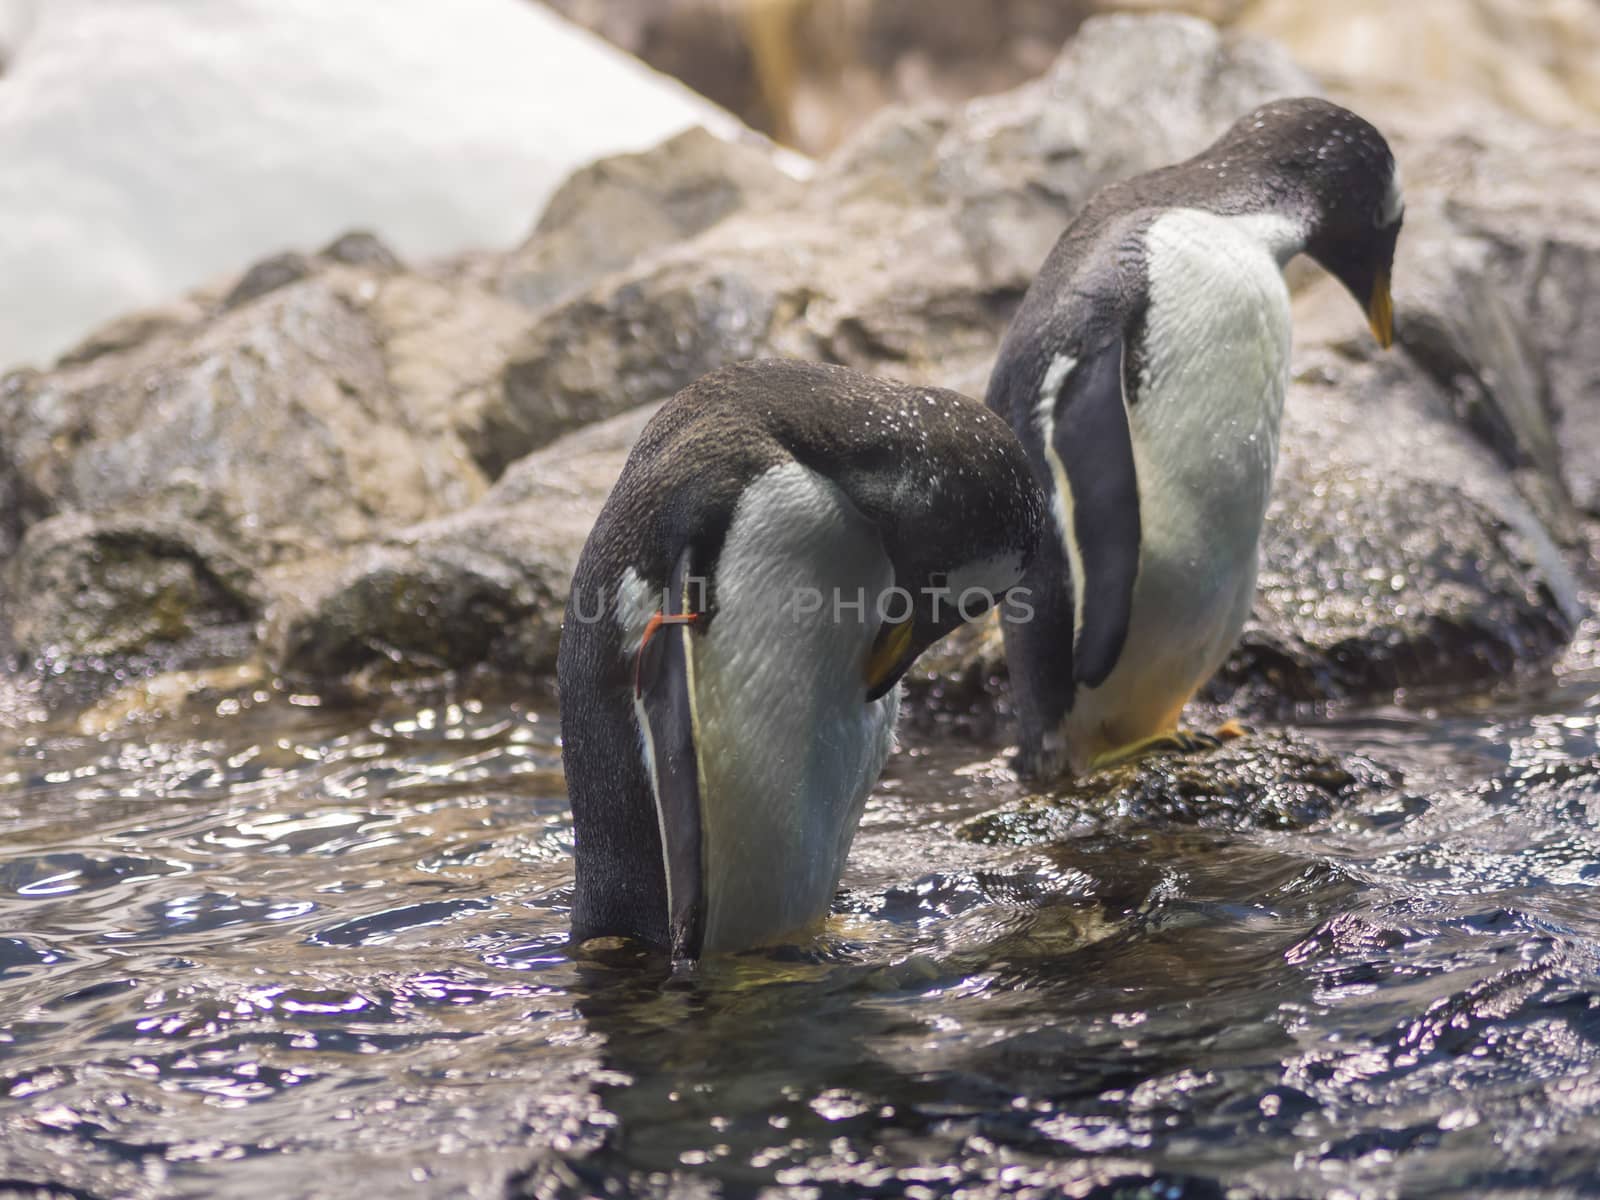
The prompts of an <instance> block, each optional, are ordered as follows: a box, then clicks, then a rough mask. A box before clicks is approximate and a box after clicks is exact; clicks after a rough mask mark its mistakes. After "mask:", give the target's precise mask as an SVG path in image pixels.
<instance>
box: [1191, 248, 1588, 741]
mask: <svg viewBox="0 0 1600 1200" xmlns="http://www.w3.org/2000/svg"><path fill="white" fill-rule="evenodd" d="M1408 253H1411V252H1408ZM1403 266H1404V263H1402V267H1403ZM1475 286H1476V287H1478V288H1482V287H1483V286H1484V285H1483V283H1482V282H1481V281H1479V282H1478V283H1477V284H1476V285H1475ZM1471 295H1472V293H1471V291H1470V290H1466V291H1461V292H1458V293H1457V294H1456V300H1455V304H1454V306H1453V309H1454V311H1460V310H1461V309H1463V308H1470V307H1471V305H1472V300H1471ZM1419 300H1420V298H1419ZM1413 303H1416V304H1417V306H1416V307H1408V308H1407V309H1406V310H1405V312H1406V315H1405V317H1404V320H1403V321H1402V325H1401V341H1400V345H1399V347H1398V348H1397V350H1396V351H1395V352H1391V353H1389V354H1380V353H1378V352H1376V351H1375V349H1373V348H1371V347H1370V344H1369V343H1368V342H1367V340H1366V338H1365V335H1364V333H1361V332H1356V333H1352V335H1351V337H1349V338H1345V337H1341V336H1339V335H1337V334H1336V333H1335V332H1334V329H1335V325H1336V321H1343V320H1345V319H1349V320H1351V321H1352V322H1353V324H1355V325H1356V326H1359V325H1360V315H1359V312H1358V311H1357V310H1356V307H1355V306H1354V305H1353V304H1351V303H1350V302H1349V300H1348V297H1346V296H1344V295H1343V294H1342V293H1341V292H1340V290H1339V289H1338V288H1337V287H1336V286H1334V285H1333V284H1332V283H1331V282H1327V281H1325V282H1324V283H1323V284H1322V285H1321V286H1320V287H1319V288H1317V289H1314V290H1313V292H1312V293H1311V294H1309V295H1308V296H1306V297H1304V298H1303V300H1302V303H1301V304H1300V306H1299V308H1300V312H1299V314H1298V315H1299V316H1300V317H1301V318H1302V322H1301V323H1302V324H1303V325H1304V326H1305V331H1306V332H1308V333H1309V334H1311V335H1312V337H1313V339H1320V340H1314V341H1313V343H1312V344H1311V345H1309V346H1302V347H1300V348H1299V349H1298V350H1297V354H1296V362H1297V377H1296V379H1295V380H1294V383H1293V385H1292V386H1291V389H1290V395H1289V400H1288V404H1287V407H1286V411H1285V415H1284V425H1283V435H1282V447H1281V451H1280V461H1279V470H1278V478H1277V482H1276V484H1275V485H1274V491H1273V502H1272V506H1271V508H1270V509H1269V511H1268V514H1267V527H1266V531H1265V533H1264V534H1263V537H1262V543H1261V568H1260V575H1259V577H1258V583H1257V599H1256V605H1255V610H1254V614H1253V616H1252V619H1251V622H1250V624H1249V625H1248V626H1247V628H1246V630H1245V634H1244V637H1243V639H1242V641H1241V644H1240V646H1239V648H1238V649H1237V650H1236V651H1235V653H1234V654H1233V656H1232V657H1231V658H1230V659H1229V661H1228V663H1227V664H1226V665H1225V666H1224V667H1223V669H1222V671H1221V673H1220V674H1219V675H1218V677H1217V678H1216V679H1215V680H1214V681H1213V682H1212V684H1211V685H1210V686H1209V687H1208V688H1207V689H1206V690H1205V695H1206V696H1207V697H1208V698H1210V699H1213V700H1226V701H1227V702H1228V703H1229V704H1230V705H1231V706H1232V708H1233V710H1234V711H1240V712H1246V713H1250V712H1278V711H1282V710H1283V708H1284V707H1285V706H1290V705H1294V704H1297V703H1305V702H1311V701H1323V700H1330V699H1334V700H1336V699H1351V698H1364V697H1365V698H1369V697H1374V696H1385V695H1388V694H1390V693H1392V692H1394V691H1395V690H1396V689H1407V688H1414V689H1424V690H1426V689H1441V690H1442V689H1452V690H1454V689H1460V688H1462V687H1470V686H1476V685H1483V684H1486V683H1490V682H1493V681H1496V680H1500V679H1505V678H1508V677H1511V676H1513V675H1515V674H1517V673H1519V672H1526V671H1531V670H1533V669H1535V668H1537V667H1539V666H1541V665H1544V664H1546V663H1548V662H1549V661H1550V660H1551V659H1552V658H1554V656H1555V655H1557V654H1558V653H1559V652H1560V650H1561V649H1562V647H1563V646H1564V645H1565V644H1566V642H1567V640H1568V639H1569V638H1570V637H1571V636H1572V633H1573V631H1574V629H1575V628H1576V626H1577V623H1578V621H1579V620H1580V618H1581V617H1582V615H1583V612H1584V605H1583V600H1582V592H1581V584H1580V580H1579V578H1578V575H1577V573H1576V571H1575V570H1574V568H1573V565H1572V564H1571V563H1570V562H1569V560H1568V558H1567V557H1566V556H1565V555H1564V554H1563V552H1562V549H1561V547H1560V545H1559V544H1558V541H1557V538H1556V537H1554V536H1553V535H1552V532H1551V526H1550V521H1549V518H1548V517H1547V516H1546V515H1545V514H1544V513H1542V512H1541V511H1540V508H1539V507H1538V506H1537V505H1536V504H1534V503H1530V499H1529V491H1530V488H1529V487H1528V486H1525V485H1524V484H1525V481H1524V479H1523V477H1522V475H1520V474H1519V473H1518V472H1516V471H1511V470H1508V463H1507V461H1506V459H1507V455H1508V453H1516V454H1519V455H1520V453H1521V452H1520V451H1517V450H1516V449H1515V446H1513V447H1512V448H1511V449H1509V450H1508V448H1507V445H1506V444H1505V443H1503V442H1496V441H1495V440H1494V439H1490V438H1485V437H1483V436H1481V435H1480V434H1479V433H1477V432H1475V431H1474V429H1473V427H1472V426H1471V424H1470V423H1468V422H1465V421H1464V420H1463V418H1462V410H1461V407H1460V398H1459V391H1458V381H1457V380H1456V379H1455V378H1454V377H1453V375H1452V374H1451V373H1450V372H1440V371H1439V370H1438V363H1437V360H1436V358H1435V356H1434V347H1433V346H1432V345H1431V344H1426V343H1425V342H1424V341H1423V340H1422V339H1419V338H1417V337H1416V336H1415V331H1416V330H1417V328H1418V327H1419V325H1423V324H1425V323H1427V322H1429V321H1433V322H1435V323H1436V324H1439V325H1440V326H1442V325H1443V323H1444V322H1446V321H1448V320H1450V319H1452V318H1450V317H1448V316H1440V317H1434V316H1432V315H1431V314H1430V312H1429V310H1428V309H1427V308H1424V307H1422V306H1421V304H1420V303H1419V302H1413ZM1334 311H1337V312H1339V313H1340V314H1341V315H1340V316H1339V317H1337V318H1334V317H1333V315H1332V313H1333V312H1334ZM1502 349H1503V347H1502V346H1500V345H1497V343H1495V342H1493V341H1490V340H1489V339H1487V338H1485V339H1484V340H1483V341H1481V342H1477V343H1474V344H1473V345H1472V346H1471V347H1466V346H1463V347H1462V350H1463V352H1464V353H1468V354H1471V356H1472V359H1475V361H1476V363H1477V364H1483V363H1485V362H1487V361H1490V357H1489V356H1490V355H1493V354H1495V353H1497V352H1499V351H1500V350H1502ZM1475 370H1477V378H1479V379H1490V380H1493V382H1494V387H1495V390H1496V392H1497V393H1498V394H1500V395H1508V394H1509V390H1510V388H1511V387H1512V386H1514V385H1515V383H1516V382H1517V381H1516V379H1514V378H1497V377H1496V376H1495V375H1494V374H1493V373H1492V372H1489V371H1485V370H1482V369H1479V368H1475ZM1535 416H1536V413H1532V412H1530V413H1529V414H1528V420H1527V424H1526V429H1525V432H1526V435H1527V436H1528V437H1530V438H1535V439H1540V438H1541V435H1540V434H1539V430H1540V428H1541V426H1540V425H1539V423H1538V421H1537V420H1536V419H1534V418H1535ZM1541 440H1547V435H1546V436H1545V437H1544V438H1543V439H1541ZM1523 469H1525V471H1526V474H1527V476H1528V478H1530V479H1531V480H1533V481H1535V482H1538V481H1543V482H1545V483H1547V484H1549V483H1552V482H1556V481H1553V480H1552V479H1551V477H1550V476H1549V475H1547V474H1541V473H1540V470H1539V467H1538V462H1537V459H1532V458H1530V459H1527V460H1525V461H1524V462H1523ZM1557 486H1558V483H1557ZM1531 490H1532V491H1534V492H1535V493H1536V494H1538V493H1539V492H1541V491H1542V490H1543V489H1540V488H1532V489H1531Z"/></svg>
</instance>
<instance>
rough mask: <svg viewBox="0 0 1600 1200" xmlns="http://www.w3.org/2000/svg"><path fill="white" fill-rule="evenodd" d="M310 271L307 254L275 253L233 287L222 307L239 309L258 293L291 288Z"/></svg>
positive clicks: (225, 297) (257, 264) (224, 299)
mask: <svg viewBox="0 0 1600 1200" xmlns="http://www.w3.org/2000/svg"><path fill="white" fill-rule="evenodd" d="M309 274H311V263H310V261H309V260H307V258H306V256H305V255H303V254H297V253H295V252H294V251H293V250H289V251H286V252H285V253H283V254H274V255H273V256H272V257H271V258H264V259H262V260H261V261H260V262H258V263H256V265H255V266H253V267H251V268H250V269H249V270H248V271H246V272H245V273H244V275H243V277H241V278H240V280H239V282H238V283H236V284H234V285H233V289H232V290H231V291H230V292H229V293H228V294H227V295H226V296H224V297H223V298H222V307H223V308H225V309H226V308H238V307H239V306H240V305H241V304H248V303H250V301H252V300H254V299H255V298H256V297H257V296H265V295H266V294H267V293H268V292H275V291H277V290H278V289H279V288H281V287H287V286H289V284H291V283H294V282H295V281H296V280H300V279H304V278H305V277H306V276H307V275H309Z"/></svg>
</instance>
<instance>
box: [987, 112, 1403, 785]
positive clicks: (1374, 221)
mask: <svg viewBox="0 0 1600 1200" xmlns="http://www.w3.org/2000/svg"><path fill="white" fill-rule="evenodd" d="M1403 214H1404V203H1403V200H1402V195H1401V190H1400V184H1399V177H1398V172H1397V169H1396V165H1395V160H1394V156H1393V154H1392V153H1391V151H1390V149H1389V146H1388V144H1387V142H1385V140H1384V138H1383V136H1382V135H1381V134H1380V133H1379V132H1378V131H1377V130H1376V129H1374V128H1373V127H1372V126H1371V125H1370V124H1368V123H1367V122H1366V121H1364V120H1363V119H1361V118H1360V117H1358V116H1356V115H1355V114H1354V113H1352V112H1349V111H1348V110H1346V109H1343V108H1340V107H1339V106H1337V105H1334V104H1330V103H1328V102H1326V101H1323V100H1317V99H1297V100H1282V101H1276V102H1274V103H1271V104H1267V105H1264V106H1262V107H1261V108H1258V109H1256V110H1255V111H1254V112H1252V113H1249V114H1248V115H1246V116H1245V117H1243V118H1242V119H1241V120H1239V121H1238V122H1237V123H1236V124H1234V126H1233V127H1232V128H1231V129H1229V130H1228V131H1227V132H1226V133H1225V134H1223V136H1222V137H1221V138H1220V139H1218V140H1217V141H1216V142H1215V143H1214V144H1213V145H1212V146H1210V147H1209V148H1208V149H1206V150H1205V151H1203V152H1202V153H1201V154H1199V155H1197V156H1196V157H1194V158H1192V159H1189V160H1188V161H1186V162H1182V163H1178V164H1176V165H1174V166H1170V167H1164V168H1162V169H1160V170H1156V171H1151V172H1148V173H1147V174H1144V175H1140V176H1136V177H1135V178H1132V179H1129V180H1126V181H1124V182H1121V183H1116V184H1113V185H1111V186H1109V187H1106V188H1104V189H1102V190H1101V191H1100V192H1098V193H1097V194H1096V195H1095V196H1094V197H1093V198H1092V199H1091V200H1090V201H1089V203H1088V204H1087V205H1086V206H1085V208H1084V209H1083V211H1082V212H1081V213H1080V214H1079V215H1078V217H1077V218H1076V219H1075V220H1074V221H1073V223H1072V225H1071V226H1070V227H1069V228H1068V229H1067V231H1066V232H1065V233H1064V234H1063V235H1062V237H1061V239H1060V241H1059V242H1057V244H1056V246H1055V249H1054V250H1053V251H1052V252H1051V254H1050V256H1049V258H1048V259H1047V260H1046V262H1045V264H1044V266H1043V268H1042V269H1041V270H1040V273H1039V275H1038V277H1037V278H1036V279H1035V280H1034V282H1033V285H1032V286H1031V287H1030V289H1029V291H1028V294H1027V296H1026V297H1025V298H1024V300H1023V303H1022V305H1021V307H1020V309H1019V310H1018V312H1017V314H1016V317H1015V318H1014V319H1013V321H1012V324H1011V327H1010V329H1009V330H1008V332H1007V334H1006V337H1005V340H1004V343H1003V344H1002V346H1001V350H1000V355H999V359H998V361H997V363H996V366H995V369H994V373H993V375H992V377H991V379H990V385H989V392H988V403H989V405H990V407H991V408H994V409H995V410H996V411H997V412H999V413H1001V414H1002V415H1003V416H1005V417H1006V419H1007V420H1008V421H1009V422H1010V424H1011V426H1012V428H1013V429H1014V430H1015V431H1016V433H1017V435H1018V437H1019V438H1020V439H1021V440H1022V441H1023V443H1024V444H1025V445H1026V446H1027V448H1028V455H1029V460H1030V465H1031V466H1032V469H1033V472H1034V475H1035V478H1037V479H1038V481H1039V482H1040V484H1041V486H1043V487H1044V488H1045V491H1046V495H1047V497H1048V498H1049V500H1050V501H1051V508H1052V513H1053V521H1052V523H1051V524H1052V527H1051V529H1050V530H1049V532H1048V533H1047V535H1046V536H1045V538H1044V539H1043V541H1042V543H1041V546H1040V551H1039V554H1038V556H1037V557H1036V558H1035V560H1034V563H1033V566H1032V567H1031V568H1030V570H1029V573H1028V577H1027V579H1026V580H1025V581H1024V583H1025V585H1026V586H1027V587H1028V588H1029V603H1030V605H1031V606H1032V607H1033V608H1034V610H1035V612H1034V616H1033V619H1032V620H1031V621H1029V622H1025V623H1023V622H1014V621H1008V622H1005V624H1004V629H1005V636H1006V657H1007V660H1008V662H1009V664H1010V669H1011V677H1012V681H1013V690H1014V693H1015V696H1016V702H1017V707H1018V715H1019V719H1020V723H1021V744H1022V746H1021V749H1022V752H1021V755H1020V757H1019V766H1020V767H1021V769H1022V770H1023V771H1024V772H1025V773H1028V774H1033V775H1036V776H1049V775H1052V774H1057V773H1060V772H1063V771H1071V772H1082V771H1085V770H1087V769H1089V768H1091V767H1093V766H1095V765H1097V764H1100V763H1104V762H1106V761H1110V760H1113V759H1115V758H1117V757H1120V756H1121V755H1122V754H1124V753H1126V752H1128V751H1129V750H1130V749H1132V748H1137V747H1139V746H1141V745H1142V744H1145V743H1147V742H1151V741H1155V740H1159V739H1162V738H1164V737H1168V736H1171V735H1176V733H1177V728H1178V719H1179V714H1180V713H1181V711H1182V709H1183V707H1184V705H1185V704H1186V703H1187V702H1188V700H1189V698H1190V697H1191V696H1192V695H1193V694H1194V692H1195V691H1196V690H1197V689H1198V688H1199V687H1200V686H1201V685H1202V684H1203V683H1204V682H1205V681H1206V680H1207V679H1208V678H1209V677H1210V676H1211V674H1212V673H1213V672H1214V671H1215V670H1216V669H1217V667H1218V666H1219V665H1221V662H1222V660H1223V658H1224V657H1225V656H1226V654H1227V653H1228V651H1229V649H1230V648H1231V647H1232V645H1233V644H1234V642H1235V641H1236V639H1237V638H1238V635H1239V632H1240V630H1241V628H1242V627H1243V624H1244V621H1245V619H1246V617H1247V616H1248V614H1249V611H1250V606H1251V601H1252V598H1253V593H1254V589H1255V576H1256V547H1257V541H1258V539H1259V537H1260V532H1261V525H1262V518H1263V516H1264V514H1265V511H1266V507H1267V500H1268V495H1269V492H1270V490H1271V485H1272V475H1273V470H1274V467H1275V464H1276V460H1277V440H1278V425H1279V418H1280V416H1281V413H1282V410H1283V399H1284V392H1285V389H1286V386H1287V381H1288V367H1289V341H1290V336H1289V335H1290V328H1289V326H1290V321H1289V297H1288V291H1287V288H1286V286H1285V284H1284V281H1283V276H1282V268H1283V267H1284V265H1286V264H1287V263H1288V261H1289V260H1290V259H1291V258H1293V257H1294V256H1295V255H1296V254H1299V253H1301V252H1305V253H1307V254H1309V255H1310V256H1311V257H1312V258H1313V259H1315V260H1316V261H1317V262H1319V263H1321V264H1322V265H1323V266H1324V267H1326V268H1327V269H1328V270H1329V271H1330V272H1332V273H1333V274H1334V275H1335V276H1336V277H1337V278H1338V279H1340V280H1341V281H1342V282H1343V283H1344V285H1345V286H1346V287H1347V288H1348V289H1349V291H1350V292H1351V293H1352V294H1353V295H1354V296H1355V297H1356V299H1357V300H1358V301H1359V302H1360V303H1361V304H1362V305H1363V307H1364V308H1365V309H1366V310H1367V313H1368V317H1369V320H1370V322H1371V325H1372V328H1373V331H1374V333H1375V334H1376V336H1377V337H1378V340H1379V341H1380V342H1381V343H1382V344H1383V345H1384V346H1388V345H1389V343H1390V341H1391V340H1392V310H1391V306H1390V298H1389V272H1390V267H1391V264H1392V260H1393V256H1394V248H1395V242H1396V239H1397V238H1398V236H1399V232H1400V224H1401V219H1402V217H1403Z"/></svg>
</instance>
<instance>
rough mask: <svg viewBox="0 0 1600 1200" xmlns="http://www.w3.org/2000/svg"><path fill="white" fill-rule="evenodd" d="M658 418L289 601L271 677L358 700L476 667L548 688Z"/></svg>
mask: <svg viewBox="0 0 1600 1200" xmlns="http://www.w3.org/2000/svg"><path fill="white" fill-rule="evenodd" d="M657 407H659V406H657V405H648V406H645V407H644V408H641V409H637V410H635V411H633V412H629V413H624V414H623V415H621V416H620V417H616V418H614V419H612V420H610V421H606V422H602V423H601V424H598V425H594V426H591V427H590V428H588V429H584V430H581V431H580V432H578V433H575V434H572V435H570V436H568V437H565V438H562V439H560V440H558V441H556V442H554V443H552V444H551V445H549V446H547V447H546V448H545V449H543V450H541V451H539V452H538V453H535V454H531V455H529V456H527V457H526V458H524V459H522V460H521V461H520V462H518V463H517V464H516V465H515V466H514V467H513V468H512V469H511V470H510V471H508V472H507V473H506V474H505V476H504V477H503V478H502V479H501V480H500V481H499V483H498V484H497V485H496V486H495V487H494V488H493V489H492V490H491V491H490V492H489V494H488V495H486V496H485V497H484V498H483V499H482V500H481V501H480V502H479V503H477V504H474V505H472V506H470V507H468V508H466V509H464V510H462V511H461V512H459V513H455V514H453V515H451V516H449V517H445V518H443V519H441V520H437V521H431V522H427V523H424V524H421V525H417V526H413V527H412V528H410V529H407V530H404V531H400V532H398V533H396V534H394V535H393V536H391V537H389V538H387V539H385V541H384V543H383V544H382V545H380V546H377V547H375V548H373V549H371V550H369V551H366V552H363V553H361V554H359V555H356V556H355V557H354V558H352V559H349V560H347V561H346V562H344V563H343V564H342V565H341V566H339V567H337V568H336V569H333V570H330V571H326V572H323V571H320V570H314V571H312V572H310V573H309V578H307V579H305V580H302V581H300V582H299V583H298V584H297V585H296V586H287V585H285V586H282V587H280V595H281V597H282V598H281V599H280V602H279V605H278V607H277V608H276V609H275V610H274V611H273V613H272V614H271V616H270V618H269V621H268V629H269V632H268V638H267V640H268V651H269V656H270V659H271V661H272V662H273V664H274V666H275V667H276V668H277V669H278V670H280V671H281V672H283V673H284V674H285V675H287V676H289V677H292V678H306V679H310V680H312V681H326V680H343V681H346V682H353V683H355V684H357V685H360V686H373V685H378V684H383V683H386V682H389V681H393V680H396V679H405V678H410V677H415V676H419V675H430V674H435V673H439V672H442V671H445V670H450V669H457V668H462V667H472V666H479V665H482V666H487V667H490V668H492V669H494V670H496V671H498V672H500V673H502V674H504V675H506V676H507V677H509V678H515V679H519V680H524V681H526V680H530V679H532V678H534V677H537V676H540V675H544V674H548V673H549V672H550V671H552V670H553V669H554V665H555V655H556V647H557V643H558V641H559V638H560V633H561V620H562V616H563V614H564V611H565V607H566V601H567V594H568V587H569V585H570V583H571V580H572V573H573V571H574V570H575V569H576V568H577V564H578V555H579V553H580V552H581V551H582V549H583V543H584V541H585V540H586V539H587V538H588V536H589V528H590V526H592V525H593V524H594V520H595V518H596V517H597V516H599V513H600V508H601V506H602V505H603V504H604V503H605V499H606V496H607V495H608V494H609V493H610V491H611V485H612V484H613V483H614V482H615V481H616V478H617V476H618V475H619V474H621V471H622V465H623V463H624V461H625V460H626V459H627V456H628V452H629V451H630V450H631V449H632V447H633V443H634V442H635V441H636V440H637V439H638V436H639V433H640V432H641V431H642V430H643V428H644V425H645V423H646V422H647V421H648V420H649V418H650V417H651V416H653V415H654V413H655V410H656V408H657Z"/></svg>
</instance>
